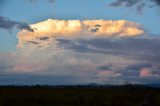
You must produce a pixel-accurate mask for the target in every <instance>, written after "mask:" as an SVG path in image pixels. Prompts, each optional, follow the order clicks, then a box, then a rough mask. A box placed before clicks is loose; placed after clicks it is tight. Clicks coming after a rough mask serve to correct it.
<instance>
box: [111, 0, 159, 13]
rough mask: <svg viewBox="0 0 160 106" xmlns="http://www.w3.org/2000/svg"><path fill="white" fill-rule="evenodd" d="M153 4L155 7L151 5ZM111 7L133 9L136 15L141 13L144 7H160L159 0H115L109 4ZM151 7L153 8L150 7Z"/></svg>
mask: <svg viewBox="0 0 160 106" xmlns="http://www.w3.org/2000/svg"><path fill="white" fill-rule="evenodd" d="M153 4H155V5H153ZM109 5H110V6H111V7H120V6H121V7H122V6H123V7H127V8H135V10H136V11H137V12H138V13H140V14H141V13H142V11H143V9H144V8H145V7H149V8H151V7H156V6H160V0H148V1H146V0H115V1H114V2H112V3H110V4H109ZM151 5H153V6H151Z"/></svg>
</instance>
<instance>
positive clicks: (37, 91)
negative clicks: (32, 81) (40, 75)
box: [0, 86, 160, 106]
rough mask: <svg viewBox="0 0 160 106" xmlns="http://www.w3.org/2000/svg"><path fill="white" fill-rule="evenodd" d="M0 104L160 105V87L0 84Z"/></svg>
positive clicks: (74, 105)
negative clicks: (20, 85) (25, 85)
mask: <svg viewBox="0 0 160 106" xmlns="http://www.w3.org/2000/svg"><path fill="white" fill-rule="evenodd" d="M0 106H160V89H158V88H151V87H143V86H116V87H49V86H47V87H40V86H32V87H14V86H8V87H7V86H5V87H0Z"/></svg>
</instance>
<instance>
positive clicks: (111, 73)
mask: <svg viewBox="0 0 160 106" xmlns="http://www.w3.org/2000/svg"><path fill="white" fill-rule="evenodd" d="M120 76H122V74H121V73H118V72H115V71H111V70H106V71H101V72H100V73H98V74H97V77H99V78H110V77H120Z"/></svg>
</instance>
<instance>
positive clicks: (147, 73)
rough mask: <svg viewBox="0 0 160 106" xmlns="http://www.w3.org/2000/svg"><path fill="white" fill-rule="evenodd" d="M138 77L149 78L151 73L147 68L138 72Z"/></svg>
mask: <svg viewBox="0 0 160 106" xmlns="http://www.w3.org/2000/svg"><path fill="white" fill-rule="evenodd" d="M140 76H141V77H150V76H152V71H151V70H150V69H148V68H142V69H141V70H140Z"/></svg>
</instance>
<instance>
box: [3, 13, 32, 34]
mask: <svg viewBox="0 0 160 106" xmlns="http://www.w3.org/2000/svg"><path fill="white" fill-rule="evenodd" d="M14 27H16V28H18V29H20V30H22V29H25V30H28V31H30V32H34V30H33V29H32V28H31V27H30V26H29V25H28V24H27V23H24V22H17V21H12V20H9V19H8V18H5V17H2V16H0V29H5V30H9V31H11V30H12V29H13V28H14Z"/></svg>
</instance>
